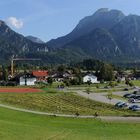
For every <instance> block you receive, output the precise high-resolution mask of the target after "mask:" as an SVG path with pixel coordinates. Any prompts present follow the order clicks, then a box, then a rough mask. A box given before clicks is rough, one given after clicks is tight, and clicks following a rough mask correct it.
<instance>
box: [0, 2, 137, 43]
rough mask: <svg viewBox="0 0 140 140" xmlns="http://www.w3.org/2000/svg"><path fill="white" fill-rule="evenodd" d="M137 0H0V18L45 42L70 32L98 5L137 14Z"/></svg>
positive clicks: (18, 30)
mask: <svg viewBox="0 0 140 140" xmlns="http://www.w3.org/2000/svg"><path fill="white" fill-rule="evenodd" d="M139 6H140V0H133V1H131V0H1V1H0V13H1V14H0V19H1V20H4V21H6V22H7V24H8V25H9V26H10V27H11V28H12V29H13V30H15V31H16V32H18V33H21V34H23V35H25V36H26V35H33V36H37V37H39V38H41V39H42V40H44V41H48V40H50V39H53V38H57V37H60V36H63V35H65V34H67V33H69V32H71V31H72V29H73V28H74V27H75V26H76V25H77V24H78V22H79V20H80V19H82V18H83V17H85V16H88V15H92V14H93V13H94V12H95V11H96V10H97V9H99V8H109V9H119V10H122V11H123V12H124V13H125V14H126V15H127V14H138V15H140V8H139Z"/></svg>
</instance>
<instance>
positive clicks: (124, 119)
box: [0, 104, 140, 123]
mask: <svg viewBox="0 0 140 140" xmlns="http://www.w3.org/2000/svg"><path fill="white" fill-rule="evenodd" d="M0 107H3V108H7V109H11V110H15V111H20V112H26V113H32V114H37V115H46V116H56V117H66V118H87V119H88V118H96V119H101V120H103V121H110V122H112V121H117V122H121V121H122V122H137V123H140V117H119V116H98V117H95V116H75V115H66V114H53V113H46V112H39V111H32V110H27V109H21V108H17V107H12V106H8V105H3V104H0Z"/></svg>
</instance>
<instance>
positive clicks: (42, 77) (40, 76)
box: [32, 70, 48, 81]
mask: <svg viewBox="0 0 140 140" xmlns="http://www.w3.org/2000/svg"><path fill="white" fill-rule="evenodd" d="M32 74H33V76H35V77H36V78H37V81H47V77H48V71H46V70H36V71H33V72H32Z"/></svg>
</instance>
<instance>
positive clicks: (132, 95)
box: [123, 93, 136, 98]
mask: <svg viewBox="0 0 140 140" xmlns="http://www.w3.org/2000/svg"><path fill="white" fill-rule="evenodd" d="M135 96H136V95H135V94H132V93H127V94H124V95H123V97H125V98H133V97H135Z"/></svg>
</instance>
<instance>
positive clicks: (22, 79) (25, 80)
mask: <svg viewBox="0 0 140 140" xmlns="http://www.w3.org/2000/svg"><path fill="white" fill-rule="evenodd" d="M13 80H14V81H16V82H17V84H18V85H21V86H24V85H27V86H33V85H35V82H36V81H37V78H36V77H35V76H33V74H30V73H26V74H24V73H23V74H19V75H17V76H16V77H15V78H14V79H13Z"/></svg>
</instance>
